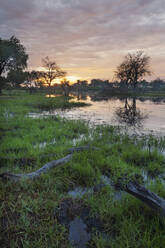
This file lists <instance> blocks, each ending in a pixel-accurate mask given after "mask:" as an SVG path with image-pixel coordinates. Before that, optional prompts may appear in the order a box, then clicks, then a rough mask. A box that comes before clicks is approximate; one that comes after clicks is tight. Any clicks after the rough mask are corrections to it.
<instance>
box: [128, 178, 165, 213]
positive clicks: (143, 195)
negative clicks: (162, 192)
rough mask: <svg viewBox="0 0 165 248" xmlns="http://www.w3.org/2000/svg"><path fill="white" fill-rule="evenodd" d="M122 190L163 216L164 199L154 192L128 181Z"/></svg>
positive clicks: (164, 211)
mask: <svg viewBox="0 0 165 248" xmlns="http://www.w3.org/2000/svg"><path fill="white" fill-rule="evenodd" d="M124 190H125V191H126V192H128V193H129V194H131V195H133V196H135V197H136V198H138V199H139V200H141V201H143V202H144V203H145V204H146V205H148V206H149V207H150V208H152V209H153V210H155V211H156V212H158V213H159V214H160V215H162V216H165V200H164V199H162V198H161V197H159V196H157V195H156V194H155V193H153V192H151V191H150V190H148V189H146V188H145V187H143V186H141V185H139V184H138V183H135V182H129V183H128V184H127V185H126V187H125V189H124Z"/></svg>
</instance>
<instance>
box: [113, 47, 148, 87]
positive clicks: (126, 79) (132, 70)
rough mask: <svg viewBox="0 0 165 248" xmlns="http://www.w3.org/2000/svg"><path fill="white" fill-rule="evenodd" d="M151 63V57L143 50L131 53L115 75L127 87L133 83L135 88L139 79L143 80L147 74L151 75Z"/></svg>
mask: <svg viewBox="0 0 165 248" xmlns="http://www.w3.org/2000/svg"><path fill="white" fill-rule="evenodd" d="M149 64H150V57H149V56H147V55H145V54H144V52H143V51H138V52H136V53H132V54H131V53H129V54H128V55H126V56H125V59H124V61H123V62H122V63H121V64H120V65H119V66H118V67H117V70H116V72H115V76H116V78H117V79H119V80H120V81H121V83H124V84H125V85H126V86H127V87H128V86H129V85H131V86H132V87H133V88H134V89H135V88H136V86H137V83H138V81H139V80H142V79H143V77H144V76H146V75H151V71H150V68H149Z"/></svg>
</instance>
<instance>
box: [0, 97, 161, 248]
mask: <svg viewBox="0 0 165 248" xmlns="http://www.w3.org/2000/svg"><path fill="white" fill-rule="evenodd" d="M74 106H77V103H74V104H73V102H72V103H71V102H70V101H69V98H64V97H60V96H59V97H56V98H52V99H51V98H50V99H49V98H45V97H44V96H42V95H33V96H29V95H26V94H21V95H14V96H11V97H2V98H0V142H1V143H0V146H1V149H0V173H2V172H6V171H10V172H15V173H26V172H31V171H34V170H37V169H38V168H40V167H41V166H43V165H44V164H45V163H47V162H49V161H51V160H54V159H58V158H61V157H63V156H65V155H66V154H67V153H68V152H67V149H68V148H70V147H72V146H73V143H74V142H75V140H77V145H91V146H96V147H98V148H99V150H89V151H83V152H79V153H75V154H74V155H73V159H72V161H71V162H69V163H67V164H65V165H63V166H61V167H59V168H56V169H52V170H51V171H49V172H48V173H47V174H46V175H42V176H41V177H40V178H38V179H37V180H35V181H26V180H23V181H21V182H19V183H11V182H3V181H2V180H0V188H1V192H0V202H1V205H0V244H1V247H2V248H3V247H5V248H6V247H29V248H31V247H59V248H61V247H70V244H69V241H68V230H67V228H66V227H65V226H63V225H61V224H60V223H59V222H58V220H57V218H56V217H55V215H54V211H55V208H57V207H58V206H59V204H60V202H61V201H62V200H63V199H65V198H67V197H68V195H67V192H68V191H69V190H71V189H74V188H76V187H77V186H83V187H91V186H93V185H97V184H99V183H100V182H101V176H102V175H108V176H110V178H111V180H112V181H113V182H117V181H118V180H119V179H121V178H124V179H125V180H126V181H127V180H130V179H133V180H134V179H136V180H138V181H139V182H140V183H143V178H142V174H141V171H142V170H145V171H146V172H148V173H151V174H152V175H153V176H155V178H157V175H158V174H161V173H163V172H164V168H165V161H164V157H163V156H162V155H161V154H160V153H159V150H161V149H164V147H165V140H164V139H163V138H154V137H152V136H143V137H137V136H133V137H130V136H128V135H123V134H122V133H121V132H120V130H119V129H118V128H114V127H111V126H98V127H96V128H89V127H88V125H87V124H86V123H84V122H82V121H69V120H66V119H61V118H60V117H59V116H53V117H46V118H45V117H43V118H30V117H29V116H28V113H29V112H40V111H41V110H42V109H52V108H53V109H56V108H62V109H63V108H66V107H67V108H70V107H74ZM80 137H81V138H80ZM144 146H145V147H147V149H145V150H144ZM151 147H152V148H153V149H151ZM149 188H150V189H151V190H152V191H153V192H155V193H158V194H159V195H160V196H162V197H165V189H164V185H163V182H162V181H159V180H156V181H155V183H154V184H151V185H149ZM83 201H84V202H85V204H86V205H87V206H89V208H90V214H91V216H95V217H97V218H98V217H99V218H100V220H101V221H102V222H103V226H104V228H103V233H98V232H94V233H93V235H92V239H91V241H90V242H89V245H88V246H89V247H98V248H101V247H130V248H132V247H135V248H136V247H138V248H142V247H152V248H153V247H155V248H156V247H164V244H165V231H164V230H165V222H164V220H161V219H160V218H159V217H158V216H157V215H156V214H155V213H154V212H153V211H151V210H150V209H149V208H148V207H146V206H145V205H144V204H143V203H141V202H140V201H138V200H137V199H135V198H133V197H132V196H129V195H126V194H124V195H123V197H122V199H121V200H116V201H114V190H113V188H112V187H111V186H110V185H109V186H106V187H103V188H102V189H100V191H99V192H95V193H93V194H91V195H84V199H83Z"/></svg>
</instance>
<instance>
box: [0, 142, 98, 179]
mask: <svg viewBox="0 0 165 248" xmlns="http://www.w3.org/2000/svg"><path fill="white" fill-rule="evenodd" d="M90 149H92V150H96V149H98V148H96V147H90V146H81V147H72V148H70V149H68V151H69V152H70V154H68V155H67V156H65V157H63V158H60V159H57V160H53V161H51V162H48V163H46V164H45V165H44V166H42V167H41V168H40V169H38V170H36V171H34V172H31V173H27V174H13V173H9V172H5V173H2V174H0V177H1V178H2V179H5V180H11V181H15V182H17V181H19V180H21V179H35V178H38V177H39V176H40V175H41V174H44V173H46V172H47V171H48V170H49V169H51V168H53V167H57V166H59V165H62V164H64V163H67V162H69V161H70V160H71V159H72V156H73V153H74V152H78V151H84V150H90Z"/></svg>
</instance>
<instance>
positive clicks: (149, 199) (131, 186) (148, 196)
mask: <svg viewBox="0 0 165 248" xmlns="http://www.w3.org/2000/svg"><path fill="white" fill-rule="evenodd" d="M90 149H91V150H97V149H98V148H96V147H90V146H81V147H73V148H70V149H68V150H67V151H68V152H69V154H68V155H67V156H65V157H63V158H60V159H57V160H53V161H51V162H49V163H47V164H45V165H44V166H43V167H41V168H40V169H38V170H37V171H34V172H31V173H27V174H12V173H8V172H6V173H2V174H0V177H1V178H3V179H8V180H11V181H19V180H21V179H35V178H38V177H39V176H40V175H41V174H43V173H46V172H47V171H48V170H49V169H51V168H54V167H57V166H59V165H62V164H64V163H67V162H69V161H71V159H72V156H73V153H74V152H78V151H84V150H90ZM123 185H124V184H123ZM119 188H120V189H121V190H123V191H126V192H127V193H129V194H131V195H133V196H134V197H136V198H138V199H139V200H141V201H143V202H144V203H145V204H146V205H148V206H149V207H150V208H151V209H153V210H155V211H156V212H158V213H159V214H161V215H162V216H165V200H164V199H162V198H161V197H159V196H157V195H156V194H155V193H153V192H151V191H150V190H148V189H146V188H145V187H143V186H141V185H139V184H138V183H136V182H129V183H127V184H126V185H124V186H122V183H121V184H120V186H119Z"/></svg>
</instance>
